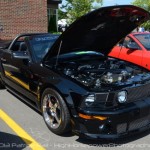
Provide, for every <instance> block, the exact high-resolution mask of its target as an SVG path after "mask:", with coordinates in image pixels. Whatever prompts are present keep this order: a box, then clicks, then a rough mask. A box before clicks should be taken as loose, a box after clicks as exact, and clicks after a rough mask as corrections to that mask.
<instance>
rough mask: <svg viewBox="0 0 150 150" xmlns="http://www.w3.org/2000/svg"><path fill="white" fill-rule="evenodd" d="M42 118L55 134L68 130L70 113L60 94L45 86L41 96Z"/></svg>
mask: <svg viewBox="0 0 150 150" xmlns="http://www.w3.org/2000/svg"><path fill="white" fill-rule="evenodd" d="M41 108H42V114H43V119H44V121H45V123H46V125H47V126H48V128H49V129H50V130H51V131H52V132H53V133H55V134H57V135H62V134H64V133H66V132H68V131H69V130H70V122H71V119H70V113H69V111H68V108H67V106H66V103H65V101H64V100H63V98H62V97H61V95H60V94H59V93H58V92H57V91H55V90H53V89H51V88H47V89H46V90H45V91H44V92H43V94H42V98H41Z"/></svg>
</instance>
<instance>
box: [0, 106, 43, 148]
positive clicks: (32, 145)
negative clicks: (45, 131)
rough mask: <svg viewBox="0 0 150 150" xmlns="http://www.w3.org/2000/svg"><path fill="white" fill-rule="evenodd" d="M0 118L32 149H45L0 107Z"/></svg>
mask: <svg viewBox="0 0 150 150" xmlns="http://www.w3.org/2000/svg"><path fill="white" fill-rule="evenodd" d="M0 118H1V119H2V120H3V121H4V122H5V123H6V124H7V125H8V126H9V127H10V128H11V129H12V130H13V131H14V132H15V133H16V134H17V135H18V136H19V137H20V138H21V139H22V140H23V141H24V142H25V143H26V144H27V145H29V147H30V148H31V149H32V150H45V148H44V147H42V146H41V145H40V144H39V143H38V142H36V141H35V140H34V139H33V138H32V137H31V136H30V135H29V134H28V133H27V132H26V131H24V129H22V128H21V127H20V126H19V125H18V124H17V123H16V122H15V121H14V120H12V119H11V118H10V117H9V116H8V115H7V114H6V113H5V112H4V111H3V110H2V109H0Z"/></svg>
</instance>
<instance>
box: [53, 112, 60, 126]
mask: <svg viewBox="0 0 150 150" xmlns="http://www.w3.org/2000/svg"><path fill="white" fill-rule="evenodd" d="M54 118H55V119H56V121H57V123H58V124H60V119H59V118H58V116H57V114H56V113H54Z"/></svg>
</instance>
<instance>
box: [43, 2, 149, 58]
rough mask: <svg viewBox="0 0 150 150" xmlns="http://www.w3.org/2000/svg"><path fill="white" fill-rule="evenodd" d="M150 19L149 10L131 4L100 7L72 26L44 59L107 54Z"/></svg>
mask: <svg viewBox="0 0 150 150" xmlns="http://www.w3.org/2000/svg"><path fill="white" fill-rule="evenodd" d="M149 18H150V14H149V13H148V12H147V11H145V10H143V9H142V8H139V7H136V6H132V5H121V6H119V5H118V6H111V7H102V8H99V9H97V10H95V11H92V12H90V13H88V14H86V15H84V16H82V17H81V18H79V19H78V20H77V21H75V22H74V23H73V24H72V25H70V27H69V28H68V29H67V30H66V31H65V32H64V33H63V34H62V35H61V36H60V37H59V38H58V40H57V41H56V42H55V43H54V45H53V46H52V48H51V49H50V51H49V52H48V54H47V55H46V56H45V58H44V60H49V59H50V58H51V57H55V56H57V54H65V53H69V52H74V51H80V50H84V51H86V50H87V51H89V50H90V51H97V52H101V53H102V54H105V55H107V54H108V53H109V52H110V51H111V49H112V48H113V46H114V45H116V43H117V42H119V41H120V40H121V39H122V38H123V37H125V36H126V35H127V34H129V33H130V32H131V31H132V30H133V29H135V28H136V27H138V26H139V25H140V24H142V23H143V22H145V21H146V20H148V19H149Z"/></svg>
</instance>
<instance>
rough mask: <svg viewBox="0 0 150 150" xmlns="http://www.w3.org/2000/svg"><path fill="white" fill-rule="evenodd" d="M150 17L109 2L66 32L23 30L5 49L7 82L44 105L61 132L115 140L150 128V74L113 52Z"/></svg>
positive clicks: (2, 69)
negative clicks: (114, 55) (111, 5)
mask: <svg viewBox="0 0 150 150" xmlns="http://www.w3.org/2000/svg"><path fill="white" fill-rule="evenodd" d="M149 18H150V15H149V13H148V12H146V11H145V10H143V9H141V8H138V7H135V6H130V5H124V6H113V7H103V8H100V9H97V10H95V11H93V12H91V13H89V14H87V15H85V16H83V17H81V18H80V19H79V20H77V21H76V22H74V23H73V24H72V25H71V26H70V27H69V28H68V29H67V30H66V31H65V32H64V33H63V34H62V35H60V36H58V35H52V34H38V33H37V34H22V35H19V36H18V37H16V38H15V39H14V40H13V42H12V43H11V44H10V45H9V47H8V48H7V49H1V51H0V58H1V59H0V73H1V74H0V77H1V85H2V84H4V85H5V87H6V88H7V89H9V90H11V91H12V92H13V93H14V94H16V95H18V96H19V97H21V98H22V99H24V100H26V101H27V100H28V101H30V104H32V105H34V106H35V107H36V108H37V109H38V110H40V111H41V112H42V114H43V118H44V121H45V123H46V124H47V126H48V128H49V129H50V130H51V131H52V132H54V133H55V134H59V135H60V134H63V133H65V132H67V131H68V130H70V129H72V130H73V131H74V132H75V133H77V134H79V135H81V136H82V135H83V136H84V137H89V138H110V139H111V138H118V137H122V136H126V135H129V134H130V133H139V132H141V131H143V130H146V129H149V127H150V73H149V72H148V71H147V70H144V69H143V68H141V67H139V66H136V65H134V64H131V63H129V62H126V61H121V60H118V59H114V58H109V57H107V54H108V53H109V52H110V51H111V49H112V48H113V46H114V45H115V44H116V43H117V42H119V41H120V40H121V39H122V38H123V37H125V36H126V35H127V34H128V33H129V32H131V31H132V30H133V29H135V28H136V27H137V26H139V25H140V24H142V23H143V22H144V21H146V20H148V19H149ZM128 47H129V48H130V51H132V52H134V49H132V44H131V45H128Z"/></svg>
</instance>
